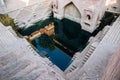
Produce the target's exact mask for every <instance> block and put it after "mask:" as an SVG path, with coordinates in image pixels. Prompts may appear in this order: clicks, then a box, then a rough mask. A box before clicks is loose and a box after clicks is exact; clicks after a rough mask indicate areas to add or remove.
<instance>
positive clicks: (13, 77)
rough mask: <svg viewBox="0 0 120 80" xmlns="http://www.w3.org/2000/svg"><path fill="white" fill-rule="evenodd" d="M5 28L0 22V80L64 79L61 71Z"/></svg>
mask: <svg viewBox="0 0 120 80" xmlns="http://www.w3.org/2000/svg"><path fill="white" fill-rule="evenodd" d="M7 29H8V28H6V27H4V26H3V25H1V24H0V80H65V79H64V76H63V75H62V74H61V72H62V71H60V70H59V69H57V68H55V67H53V66H51V64H50V63H51V62H50V61H49V60H48V59H46V58H43V57H41V56H39V55H38V54H37V53H36V51H35V50H34V49H33V48H32V47H31V45H30V44H29V43H28V42H27V41H26V40H25V39H21V38H15V36H14V35H13V34H12V33H10V31H9V30H7ZM49 65H50V66H49ZM52 65H54V64H52Z"/></svg>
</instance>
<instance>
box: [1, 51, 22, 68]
mask: <svg viewBox="0 0 120 80" xmlns="http://www.w3.org/2000/svg"><path fill="white" fill-rule="evenodd" d="M16 52H17V51H15V52H10V53H8V54H5V55H2V54H1V55H2V56H0V64H1V66H0V68H1V67H3V66H5V65H7V64H11V63H13V62H14V61H17V60H18V59H20V58H22V57H23V56H24V55H22V54H16ZM18 53H19V52H18Z"/></svg>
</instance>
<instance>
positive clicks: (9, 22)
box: [0, 14, 15, 27]
mask: <svg viewBox="0 0 120 80" xmlns="http://www.w3.org/2000/svg"><path fill="white" fill-rule="evenodd" d="M13 20H14V19H12V18H10V17H9V16H8V15H3V14H0V22H1V23H2V24H3V25H5V26H12V27H15V24H14V21H13Z"/></svg>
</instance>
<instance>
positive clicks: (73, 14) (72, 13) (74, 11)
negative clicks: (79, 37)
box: [64, 2, 81, 20]
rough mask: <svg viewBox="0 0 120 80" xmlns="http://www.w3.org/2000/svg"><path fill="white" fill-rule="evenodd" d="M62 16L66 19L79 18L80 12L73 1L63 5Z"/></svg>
mask: <svg viewBox="0 0 120 80" xmlns="http://www.w3.org/2000/svg"><path fill="white" fill-rule="evenodd" d="M64 17H65V18H68V19H77V20H80V18H81V14H80V11H79V10H78V8H77V7H76V6H75V5H74V3H73V2H70V3H69V4H67V5H66V6H65V7H64Z"/></svg>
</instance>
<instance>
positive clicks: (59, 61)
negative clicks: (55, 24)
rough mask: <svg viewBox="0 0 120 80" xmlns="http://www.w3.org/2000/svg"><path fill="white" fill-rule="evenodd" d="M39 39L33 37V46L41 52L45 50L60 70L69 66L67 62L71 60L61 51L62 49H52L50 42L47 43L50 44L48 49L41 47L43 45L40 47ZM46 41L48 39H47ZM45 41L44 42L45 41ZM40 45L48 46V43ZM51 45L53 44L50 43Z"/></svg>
mask: <svg viewBox="0 0 120 80" xmlns="http://www.w3.org/2000/svg"><path fill="white" fill-rule="evenodd" d="M40 40H41V39H39V38H37V39H35V40H34V41H33V44H34V45H35V47H36V48H37V49H38V50H39V51H40V52H41V51H46V52H47V54H48V56H49V57H50V58H49V59H50V60H51V61H52V62H53V63H54V64H55V65H57V66H58V67H59V68H60V69H61V70H63V71H64V70H65V69H66V68H67V67H68V66H69V64H70V62H71V58H70V57H69V56H68V55H67V54H65V53H63V52H62V51H60V50H58V49H55V48H54V49H53V47H54V46H51V45H50V44H52V43H50V44H48V45H50V47H49V48H50V50H49V49H47V48H43V47H41V46H40V44H41V41H40ZM47 41H48V40H47ZM47 41H46V42H47ZM47 43H49V41H48V42H47ZM42 45H44V46H45V47H48V45H45V44H42ZM52 45H53V44H52Z"/></svg>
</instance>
